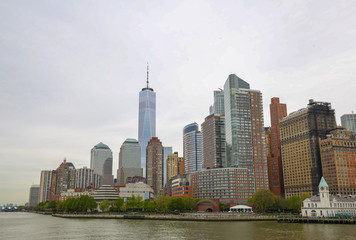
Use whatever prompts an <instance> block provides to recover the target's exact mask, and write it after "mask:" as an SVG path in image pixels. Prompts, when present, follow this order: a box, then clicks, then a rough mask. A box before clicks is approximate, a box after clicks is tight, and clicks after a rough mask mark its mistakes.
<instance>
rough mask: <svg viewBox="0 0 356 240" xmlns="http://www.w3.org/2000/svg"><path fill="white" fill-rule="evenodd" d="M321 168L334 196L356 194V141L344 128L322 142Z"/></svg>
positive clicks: (335, 131) (330, 134) (332, 133)
mask: <svg viewBox="0 0 356 240" xmlns="http://www.w3.org/2000/svg"><path fill="white" fill-rule="evenodd" d="M320 158H321V167H322V172H323V176H324V178H325V180H326V181H327V182H328V183H329V190H330V194H332V195H337V194H340V195H347V196H348V195H355V194H356V139H355V135H354V134H353V133H352V132H351V131H347V130H345V129H344V128H338V129H335V130H332V131H331V132H330V133H329V134H328V135H327V138H326V139H322V140H320Z"/></svg>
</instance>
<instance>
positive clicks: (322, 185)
mask: <svg viewBox="0 0 356 240" xmlns="http://www.w3.org/2000/svg"><path fill="white" fill-rule="evenodd" d="M319 187H329V185H328V184H327V183H326V181H325V179H324V177H321V180H320V183H319Z"/></svg>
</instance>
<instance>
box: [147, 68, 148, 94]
mask: <svg viewBox="0 0 356 240" xmlns="http://www.w3.org/2000/svg"><path fill="white" fill-rule="evenodd" d="M147 88H148V62H147Z"/></svg>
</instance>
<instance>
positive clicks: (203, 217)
mask: <svg viewBox="0 0 356 240" xmlns="http://www.w3.org/2000/svg"><path fill="white" fill-rule="evenodd" d="M52 216H54V217H61V218H96V219H136V220H140V219H141V220H172V221H277V220H278V216H260V215H258V216H255V215H233V214H219V213H215V214H212V213H209V214H208V213H204V214H202V213H191V214H181V215H171V214H167V215H161V214H152V215H142V214H67V213H57V214H53V215H52Z"/></svg>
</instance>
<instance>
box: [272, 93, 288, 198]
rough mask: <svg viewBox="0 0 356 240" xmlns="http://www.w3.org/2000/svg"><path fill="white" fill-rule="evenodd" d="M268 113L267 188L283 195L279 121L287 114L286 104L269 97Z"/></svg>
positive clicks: (278, 194)
mask: <svg viewBox="0 0 356 240" xmlns="http://www.w3.org/2000/svg"><path fill="white" fill-rule="evenodd" d="M269 107H270V114H271V128H270V133H271V135H270V137H271V138H270V147H271V148H270V155H269V156H267V164H268V179H269V189H270V190H271V191H272V192H273V193H274V194H275V195H277V196H280V197H284V179H283V166H282V153H281V140H280V137H279V122H280V120H281V119H282V118H283V117H285V116H287V105H286V104H284V103H280V102H279V98H277V97H274V98H272V99H271V104H270V105H269Z"/></svg>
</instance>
